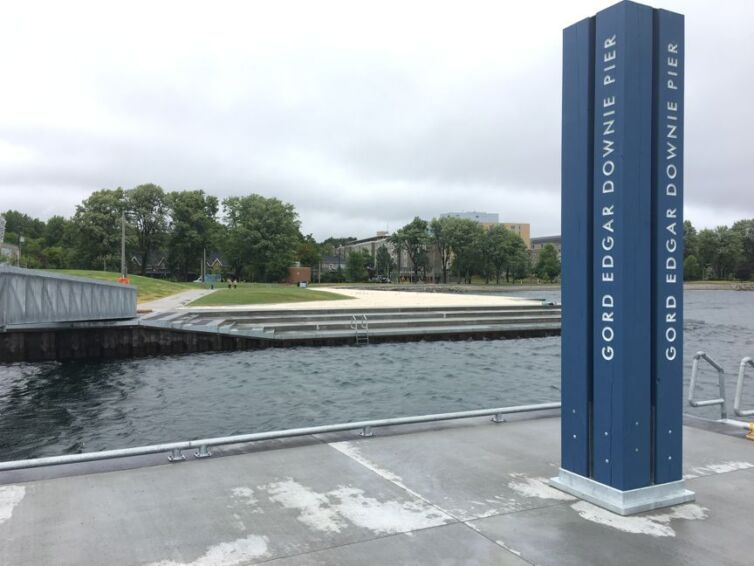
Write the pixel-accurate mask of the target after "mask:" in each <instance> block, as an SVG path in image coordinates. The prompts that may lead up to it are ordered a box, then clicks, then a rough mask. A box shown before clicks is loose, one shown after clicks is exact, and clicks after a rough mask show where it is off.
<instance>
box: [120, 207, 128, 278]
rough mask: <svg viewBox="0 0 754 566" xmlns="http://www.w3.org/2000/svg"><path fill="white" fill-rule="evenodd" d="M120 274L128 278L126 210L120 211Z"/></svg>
mask: <svg viewBox="0 0 754 566" xmlns="http://www.w3.org/2000/svg"><path fill="white" fill-rule="evenodd" d="M120 276H121V277H122V278H123V279H128V267H127V266H126V211H125V210H122V211H121V213H120Z"/></svg>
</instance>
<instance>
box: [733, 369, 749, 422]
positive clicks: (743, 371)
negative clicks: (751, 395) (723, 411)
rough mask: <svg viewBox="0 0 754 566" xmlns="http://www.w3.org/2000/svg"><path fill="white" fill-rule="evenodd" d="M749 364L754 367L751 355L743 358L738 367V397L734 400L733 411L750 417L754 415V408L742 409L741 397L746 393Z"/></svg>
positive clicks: (741, 415) (740, 415)
mask: <svg viewBox="0 0 754 566" xmlns="http://www.w3.org/2000/svg"><path fill="white" fill-rule="evenodd" d="M747 365H748V366H751V367H753V368H754V359H753V358H749V357H746V358H743V359H742V360H741V365H740V366H739V367H738V381H737V382H736V397H735V399H734V400H733V411H734V412H735V413H736V415H738V416H739V417H750V416H752V415H754V409H748V410H743V409H741V399H742V398H743V393H744V377H745V376H746V366H747Z"/></svg>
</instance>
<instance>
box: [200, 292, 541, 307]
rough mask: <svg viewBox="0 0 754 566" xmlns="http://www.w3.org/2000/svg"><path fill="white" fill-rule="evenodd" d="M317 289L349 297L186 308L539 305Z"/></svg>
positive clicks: (513, 300)
mask: <svg viewBox="0 0 754 566" xmlns="http://www.w3.org/2000/svg"><path fill="white" fill-rule="evenodd" d="M316 290H317V291H328V292H331V293H337V294H339V295H346V296H348V297H353V299H351V300H345V301H310V302H304V303H277V304H269V305H229V306H211V307H209V306H208V307H188V308H191V309H192V310H202V309H204V310H212V311H217V310H223V311H225V310H227V311H235V310H255V311H256V310H260V311H261V310H320V309H360V308H364V309H369V308H396V307H437V308H441V307H478V306H494V307H501V306H506V307H507V306H511V305H539V304H540V302H539V301H532V300H527V299H519V298H515V297H501V296H498V295H470V294H465V293H464V294H461V293H424V292H410V291H372V290H367V289H342V288H330V287H317V288H316Z"/></svg>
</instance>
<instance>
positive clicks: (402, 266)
mask: <svg viewBox="0 0 754 566" xmlns="http://www.w3.org/2000/svg"><path fill="white" fill-rule="evenodd" d="M389 238H390V236H389V234H388V233H387V232H385V231H380V232H377V234H376V235H375V236H371V237H369V238H364V239H362V240H356V241H355V242H349V243H348V244H344V245H342V246H339V247H338V248H336V249H335V253H336V254H337V256H338V257H339V258H342V262H343V263H342V267H343V268H345V264H346V258H347V257H348V254H351V253H354V252H360V251H364V250H366V251H367V252H369V254H370V255H371V256H372V257H374V258H376V257H377V250H379V249H380V247H381V246H385V247H386V248H387V250H388V252H389V253H390V257H392V258H393V262H395V266H396V267H395V272H394V273H393V274H392V277H393V278H394V279H397V277H396V275H397V276H399V277H400V278H402V279H407V280H410V279H411V278H412V277H413V275H414V265H413V263H411V259H410V258H409V257H408V254H407V253H406V251H405V250H401V253H400V257H399V255H398V252H397V250H396V249H395V246H394V245H393V244H392V243H391V242H390V239H389ZM427 256H428V260H429V261H428V266H427V269H426V272H425V273H423V274H422V275H420V277H421V276H423V278H424V280H425V281H427V282H436V281H441V280H442V264H441V262H440V258H439V254H438V252H437V248H436V247H435V246H429V248H428V250H427ZM323 268H324V264H323Z"/></svg>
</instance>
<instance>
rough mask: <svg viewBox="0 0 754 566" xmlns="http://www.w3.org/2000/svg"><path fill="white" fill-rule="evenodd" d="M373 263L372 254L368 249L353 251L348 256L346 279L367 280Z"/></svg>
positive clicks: (353, 280)
mask: <svg viewBox="0 0 754 566" xmlns="http://www.w3.org/2000/svg"><path fill="white" fill-rule="evenodd" d="M371 265H372V254H370V253H369V252H368V251H367V250H359V251H355V252H351V253H349V254H348V257H347V258H346V279H348V280H349V281H352V282H358V281H366V280H367V278H368V277H369V269H370V267H371Z"/></svg>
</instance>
